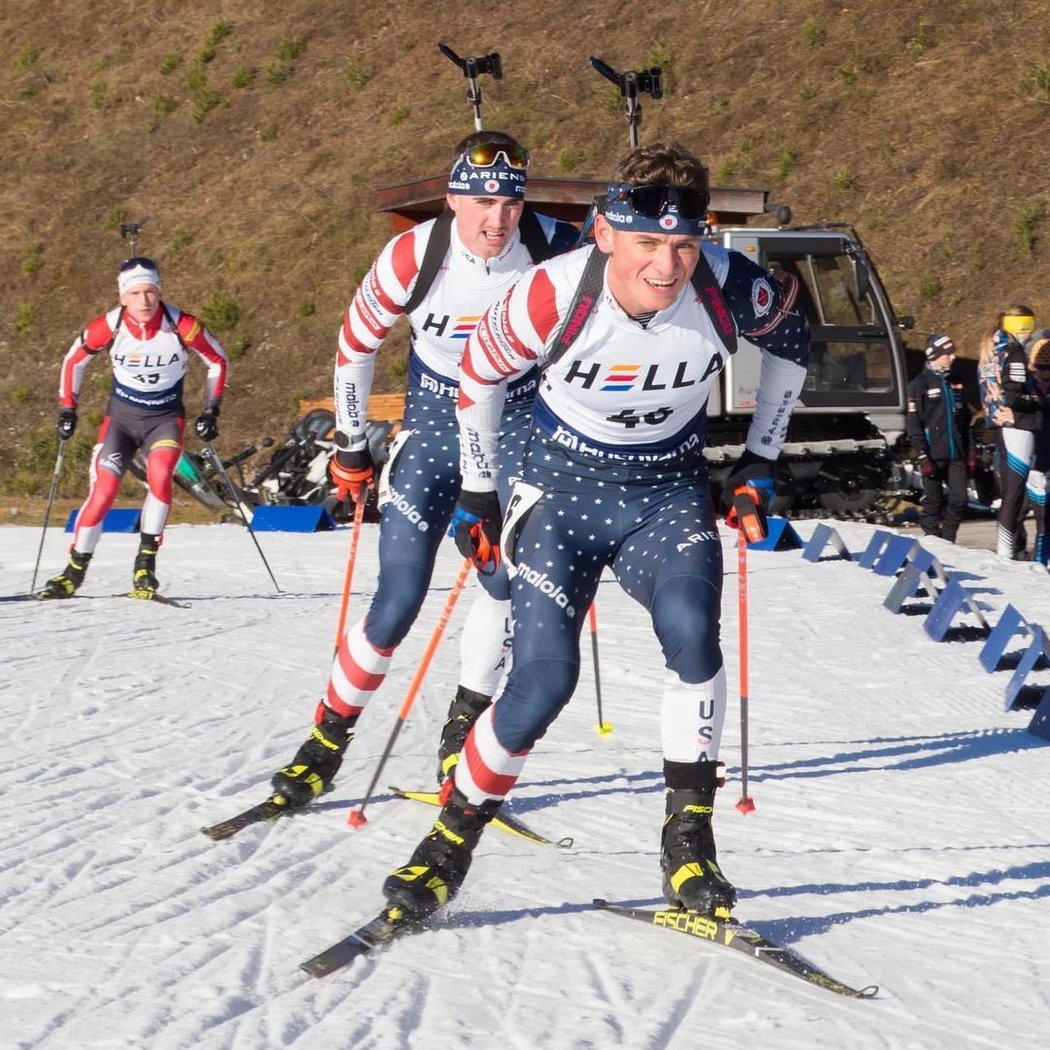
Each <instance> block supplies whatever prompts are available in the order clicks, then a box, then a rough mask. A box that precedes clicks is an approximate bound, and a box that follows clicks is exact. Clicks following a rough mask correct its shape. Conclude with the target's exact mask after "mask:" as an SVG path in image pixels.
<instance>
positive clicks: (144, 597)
mask: <svg viewBox="0 0 1050 1050" xmlns="http://www.w3.org/2000/svg"><path fill="white" fill-rule="evenodd" d="M25 597H26V598H31V599H33V600H34V601H38V602H57V601H69V600H70V599H71V598H104V597H105V595H102V594H62V595H55V594H51V593H49V592H48V591H36V592H35V593H34V594H27V595H25ZM109 597H111V598H136V599H138V600H139V601H148V602H160V603H161V605H170V606H172V608H175V609H188V608H189V607H190V603H189V602H179V601H176V600H175V599H174V598H169V597H168V596H167V595H166V594H160V593H159V592H157V591H139V590H133V591H121V592H120V593H119V594H111V595H109ZM21 600H23V599H22V596H20V595H12V596H11V597H8V598H0V601H8V602H13V601H21Z"/></svg>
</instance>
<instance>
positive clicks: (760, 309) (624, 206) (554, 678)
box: [383, 142, 809, 922]
mask: <svg viewBox="0 0 1050 1050" xmlns="http://www.w3.org/2000/svg"><path fill="white" fill-rule="evenodd" d="M707 203H708V179H707V171H706V169H705V168H704V166H703V165H702V164H701V162H700V161H699V160H698V159H697V158H696V157H695V156H693V155H692V154H691V153H689V152H688V151H687V150H686V149H685V148H684V147H682V146H681V145H679V144H678V143H675V142H671V143H655V144H653V145H649V146H643V147H639V148H636V149H635V150H633V151H632V152H630V153H629V154H628V155H627V156H626V157H625V158H624V159H623V160H622V161H621V162H620V165H619V167H618V169H617V171H616V173H615V174H614V176H613V179H612V181H611V182H610V184H609V190H608V194H607V196H606V198H605V202H604V209H603V210H602V213H601V214H599V215H598V216H597V218H596V219H595V223H594V234H595V241H596V244H595V245H594V246H592V247H583V248H580V249H579V250H578V251H574V252H571V253H569V254H567V255H562V256H559V257H558V258H556V259H553V260H550V261H548V262H546V263H543V264H541V265H539V266H537V267H536V268H535V269H533V270H530V271H528V272H527V273H525V274H524V275H523V276H522V277H521V278H520V279H519V280H518V281H517V283H516V284H515V285H514V287H513V288H512V289H511V290H510V292H509V293H508V294H507V295H506V296H504V297H503V298H502V299H501V300H500V301H499V302H498V303H496V304H495V305H493V306H492V307H490V309H489V310H488V312H487V313H486V314H485V316H484V318H482V320H481V322H480V323H479V325H478V327H477V329H476V330H475V332H474V334H473V335H472V336H471V338H470V341H469V343H468V345H467V350H466V353H465V354H464V357H463V362H462V364H461V366H460V396H459V423H460V448H461V469H462V473H463V491H462V494H461V496H460V500H459V503H458V505H457V508H456V512H455V514H454V516H453V528H454V530H455V534H456V537H457V543H458V545H459V546H460V550H461V551H463V552H464V553H466V554H469V553H471V552H475V553H476V556H477V557H479V558H486V557H487V558H492V557H493V556H495V555H498V553H499V551H500V546H501V540H500V533H501V525H502V549H503V551H504V552H505V553H506V557H507V558H508V559H511V560H513V563H514V567H515V572H514V575H513V577H512V608H513V614H514V621H515V630H514V642H513V658H512V661H511V669H510V672H509V675H508V677H507V678H506V680H505V682H504V684H503V687H502V690H501V692H500V693H499V695H498V696H497V697H496V699H495V701H494V703H493V704H492V706H491V707H490V708H489V709H488V710H487V711H485V712H484V713H483V714H482V715H481V716H480V717H479V718H478V719H477V721H476V722H475V724H474V727H473V729H472V730H471V732H470V734H469V735H468V736H467V739H466V742H465V744H464V747H463V752H462V754H461V756H460V761H459V763H458V765H457V766H456V767H455V769H454V771H453V774H452V777H451V778H450V779H449V780H448V781H447V782H446V784H445V786H444V789H443V792H442V799H443V802H444V806H443V809H442V811H441V814H440V816H439V817H438V820H437V822H436V823H435V824H434V827H433V830H432V831H431V832H430V833H429V834H428V835H427V836H426V837H425V838H424V839H423V841H422V842H421V843H420V844H419V846H418V847H417V848H416V850H415V852H414V853H413V854H412V857H411V859H410V860H409V861H408V863H407V864H406V865H405V866H404V867H402V868H399V869H398V870H396V871H395V872H393V873H392V874H391V875H390V876H389V877H388V878H387V880H386V882H385V883H384V887H383V890H384V893H385V895H386V897H387V899H388V900H389V902H390V903H389V907H388V909H387V915H388V919H389V921H392V922H400V921H404V920H406V919H407V920H409V921H418V920H419V919H421V918H422V917H425V916H427V915H429V914H430V913H431V912H433V911H434V910H435V909H436V908H438V907H439V906H441V905H442V904H443V903H445V901H447V900H448V899H450V898H451V897H452V896H453V895H454V894H455V893H456V892H457V891H458V889H459V887H460V885H461V884H462V882H463V879H464V877H465V876H466V873H467V869H468V868H469V865H470V861H471V856H472V851H473V848H474V846H475V844H476V843H477V841H478V838H479V836H480V835H481V833H482V831H483V829H484V827H485V826H486V824H487V823H488V822H489V820H491V818H492V817H493V816H494V815H495V813H496V812H497V811H498V809H499V806H500V804H501V803H502V801H503V799H504V798H505V796H506V795H507V793H508V792H509V791H510V790H511V788H512V787H513V785H514V783H515V781H516V780H517V778H518V776H519V775H520V773H521V770H522V767H523V765H524V763H525V760H526V758H527V756H528V754H529V752H530V750H531V749H532V747H533V746H534V745H535V743H536V742H537V740H539V739H540V738H541V737H542V736H543V734H544V733H545V732H546V730H547V728H548V727H549V726H550V724H551V723H552V722H553V721H554V719H555V718H556V717H557V715H558V713H559V711H560V710H561V709H562V708H563V707H564V705H565V704H566V703H567V702H568V700H569V698H570V697H571V695H572V693H573V689H574V687H575V685H576V681H577V678H578V675H579V667H580V659H579V637H580V632H581V629H582V624H583V622H584V619H585V617H586V614H587V610H588V607H589V606H590V604H591V602H592V601H593V599H594V596H595V592H596V589H597V586H598V581H599V578H600V577H601V574H602V572H603V570H604V569H606V568H608V569H610V570H611V571H612V572H613V574H614V575H615V576H616V578H617V580H618V581H619V583H620V585H621V586H622V587H623V588H624V590H625V591H627V593H628V594H630V595H631V596H632V597H633V598H635V599H636V600H637V601H638V602H639V603H640V604H641V605H642V607H643V608H645V609H646V610H647V611H648V613H649V614H650V616H651V618H652V623H653V629H654V631H655V632H656V635H657V637H658V639H659V641H660V644H661V647H662V650H663V654H664V659H665V665H666V671H665V677H664V683H665V684H664V689H663V695H662V697H661V698H652V699H650V698H646V697H639V699H638V702H639V703H648V702H657V703H659V705H660V716H659V717H660V724H661V739H662V742H663V752H664V778H665V781H666V786H667V795H666V820H665V823H664V825H663V832H662V853H661V865H662V870H663V880H664V883H663V884H664V893H665V895H666V897H667V899H668V901H669V903H670V904H671V905H672V906H673V907H679V906H680V907H684V908H688V909H693V910H696V911H700V912H705V913H711V914H715V915H718V916H724V915H728V913H729V910H730V909H731V908H732V906H733V904H734V902H735V899H736V891H735V890H734V888H733V886H732V884H731V883H730V882H729V881H728V879H727V878H726V877H725V876H724V875H723V873H722V871H721V869H720V867H719V865H718V863H717V861H716V855H715V842H714V834H713V831H712V825H711V812H712V806H713V801H714V794H715V789H716V787H717V786H718V784H719V782H720V780H721V772H720V769H721V766H720V763H719V762H718V751H719V740H720V736H721V732H722V725H723V721H724V717H725V706H726V681H725V672H724V669H723V664H722V653H721V647H720V644H719V614H720V597H721V587H722V548H721V543H720V540H719V535H718V530H717V525H716V509H715V506H714V503H713V500H712V496H711V493H710V489H709V482H708V475H707V469H706V466H705V461H704V456H703V448H704V444H705V440H706V429H707V400H708V396H709V394H710V392H711V390H712V388H713V386H714V384H715V382H716V380H717V378H718V374H719V373H720V372H721V371H722V369H723V368H724V367H725V363H726V359H727V357H728V355H729V354H731V353H733V352H734V351H735V348H736V341H737V337H738V335H739V336H741V337H744V338H746V339H748V340H749V341H751V342H752V343H754V344H755V345H757V346H758V347H760V348H761V350H762V367H761V378H760V384H759V389H758V391H757V396H756V407H755V412H754V418H753V420H752V422H751V424H750V429H749V434H748V438H747V444H746V451H745V452H744V453H743V455H742V456H741V458H740V460H739V461H738V463H737V464H736V466H735V468H734V469H733V471H732V473H731V474H730V476H729V479H728V481H727V483H726V488H725V493H724V494H723V499H724V500H725V502H726V503H727V505H728V507H729V517H730V519H731V522H735V523H736V524H738V525H740V526H741V527H744V526H745V525H746V527H747V529H748V534H749V535H750V536H752V537H755V538H757V537H758V536H760V535H763V534H764V533H765V531H766V528H765V508H766V507H767V506H768V503H769V499H770V496H771V492H772V483H773V466H774V461H775V460H776V458H777V455H778V453H779V450H780V448H781V446H782V444H783V442H784V439H785V434H786V431H787V424H788V419H789V417H790V415H791V410H792V408H793V406H794V404H795V402H796V400H797V398H798V396H799V393H800V391H801V390H802V383H803V379H804V377H805V373H806V364H807V360H808V355H809V331H808V327H807V324H806V321H805V318H804V316H803V315H802V313H801V311H800V310H798V309H797V308H796V293H797V284H796V283H795V282H794V280H793V279H791V280H789V281H788V283H787V284H785V285H784V286H781V285H779V284H778V283H777V282H776V281H775V280H774V279H773V278H772V277H770V275H769V274H768V273H766V271H765V270H763V269H762V268H761V267H759V266H757V265H756V264H755V263H753V262H752V261H750V260H749V259H747V258H746V257H745V256H743V255H741V254H740V253H738V252H734V251H727V250H725V249H723V248H721V247H718V246H716V245H713V244H709V243H706V242H704V241H703V239H702V234H703V231H704V227H705V221H706V213H707ZM536 366H538V367H539V368H540V369H541V380H540V389H539V393H538V395H537V399H536V407H535V410H534V415H533V423H532V432H531V435H530V438H529V445H528V448H527V450H526V454H525V461H524V466H523V476H522V480H521V481H520V482H519V483H517V484H515V486H514V490H513V493H512V496H511V501H510V504H509V509H508V512H507V518H506V522H505V523H502V522H501V509H500V502H499V500H498V498H497V495H496V489H497V484H498V480H499V479H500V478H501V477H502V476H503V475H504V473H505V471H506V469H507V464H506V463H505V462H504V461H503V460H502V458H501V456H502V453H501V450H500V446H499V441H498V425H499V419H500V413H501V410H502V405H503V401H504V397H505V393H506V391H507V389H508V386H509V385H510V384H513V383H514V382H515V381H517V380H518V377H519V376H521V375H523V374H525V373H527V372H528V371H529V370H531V369H533V368H534V367H536Z"/></svg>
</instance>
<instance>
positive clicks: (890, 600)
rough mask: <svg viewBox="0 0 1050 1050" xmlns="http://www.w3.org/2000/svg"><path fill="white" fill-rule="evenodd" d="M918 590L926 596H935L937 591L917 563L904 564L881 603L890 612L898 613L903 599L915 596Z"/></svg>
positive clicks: (902, 604)
mask: <svg viewBox="0 0 1050 1050" xmlns="http://www.w3.org/2000/svg"><path fill="white" fill-rule="evenodd" d="M920 591H921V592H922V593H923V595H924V596H925V597H927V598H936V595H937V591H936V589H935V588H934V587H933V585H932V584H931V583H930V579H929V577H928V576H927V575H926V574H925V573H924V572H922V570H921V569H919V567H918V566H917V565H914V564H908V565H905V566H904V568H903V569H902V570H901V574H900V575H899V576H898V577H897V579H896V582H895V583H894V584H893V587H892V588H891V589H890V593H889V594H887V595H886V599H885V601H883V603H882V604H883V605H885V606H886V608H887V609H889V611H890V612H892V613H899V612H900V611H901V609H902V608H903V606H904V602H905V599H907V598H914V597H916V596H917V595H918V593H919V592H920Z"/></svg>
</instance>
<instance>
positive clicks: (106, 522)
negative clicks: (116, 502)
mask: <svg viewBox="0 0 1050 1050" xmlns="http://www.w3.org/2000/svg"><path fill="white" fill-rule="evenodd" d="M79 514H80V511H79V510H74V511H70V514H69V519H68V520H67V521H66V532H72V531H73V530H74V529H75V528H76V525H77V517H78V516H79ZM141 517H142V511H141V510H138V509H137V508H132V507H122V508H119V509H117V510H107V511H106V516H105V517H104V518H103V519H102V531H103V532H138V531H139V520H140V519H141Z"/></svg>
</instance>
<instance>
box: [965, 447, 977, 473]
mask: <svg viewBox="0 0 1050 1050" xmlns="http://www.w3.org/2000/svg"><path fill="white" fill-rule="evenodd" d="M966 473H967V474H971V475H972V474H976V473H977V446H976V445H971V446H970V451H969V452H967V453H966Z"/></svg>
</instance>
